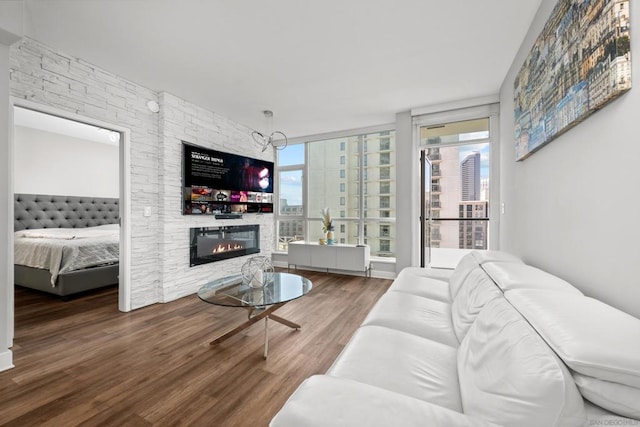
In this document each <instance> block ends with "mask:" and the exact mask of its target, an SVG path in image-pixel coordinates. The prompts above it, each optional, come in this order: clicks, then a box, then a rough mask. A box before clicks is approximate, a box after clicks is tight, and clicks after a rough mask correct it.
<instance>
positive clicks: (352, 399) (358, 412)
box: [269, 375, 495, 427]
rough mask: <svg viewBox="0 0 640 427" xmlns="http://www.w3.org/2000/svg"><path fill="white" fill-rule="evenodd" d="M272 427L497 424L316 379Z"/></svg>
mask: <svg viewBox="0 0 640 427" xmlns="http://www.w3.org/2000/svg"><path fill="white" fill-rule="evenodd" d="M269 425H270V426H271V427H299V426H305V427H316V426H317V427H319V426H332V427H336V426H345V427H347V426H348V427H351V426H357V425H363V426H368V427H388V426H395V425H397V426H403V427H411V426H416V427H418V426H419V427H423V426H425V425H434V426H457V427H466V426H474V427H475V426H493V425H495V424H490V423H487V422H486V421H483V420H481V419H478V418H473V417H469V416H467V415H464V414H461V413H459V412H455V411H452V410H450V409H447V408H443V407H441V406H437V405H434V404H431V403H429V402H425V401H422V400H418V399H415V398H413V397H409V396H405V395H402V394H399V393H395V392H392V391H388V390H385V389H382V388H378V387H374V386H371V385H368V384H363V383H359V382H356V381H352V380H348V379H344V378H336V377H330V376H327V375H316V376H312V377H310V378H308V379H307V380H305V381H304V382H303V383H302V384H301V385H300V387H298V389H297V390H296V392H295V393H294V394H293V395H291V397H290V398H289V400H288V401H287V402H286V403H285V405H284V407H283V408H282V409H281V410H280V412H278V413H277V414H276V416H275V417H274V418H273V419H272V420H271V423H270V424H269Z"/></svg>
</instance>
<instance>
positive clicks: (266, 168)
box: [182, 141, 273, 215]
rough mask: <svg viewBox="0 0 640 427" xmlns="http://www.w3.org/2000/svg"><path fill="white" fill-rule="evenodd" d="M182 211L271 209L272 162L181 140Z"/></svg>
mask: <svg viewBox="0 0 640 427" xmlns="http://www.w3.org/2000/svg"><path fill="white" fill-rule="evenodd" d="M182 174H183V175H182V186H183V209H182V213H183V214H184V215H214V214H227V213H238V214H242V213H272V212H273V162H269V161H266V160H259V159H254V158H252V157H245V156H240V155H237V154H231V153H225V152H222V151H216V150H210V149H208V148H204V147H199V146H197V145H193V144H189V143H188V142H185V141H182Z"/></svg>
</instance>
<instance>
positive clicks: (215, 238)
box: [189, 225, 260, 267]
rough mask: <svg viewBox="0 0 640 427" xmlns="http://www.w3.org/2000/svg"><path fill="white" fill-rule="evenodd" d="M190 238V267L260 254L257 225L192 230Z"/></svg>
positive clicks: (258, 228)
mask: <svg viewBox="0 0 640 427" xmlns="http://www.w3.org/2000/svg"><path fill="white" fill-rule="evenodd" d="M190 237H191V240H190V241H191V244H190V250H189V254H190V256H189V258H190V260H189V262H190V266H191V267H193V266H194V265H200V264H206V263H209V262H216V261H222V260H223V259H229V258H235V257H239V256H244V255H249V254H256V253H259V252H260V226H259V225H233V226H224V227H198V228H192V229H191V236H190Z"/></svg>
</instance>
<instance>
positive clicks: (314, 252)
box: [287, 241, 371, 275]
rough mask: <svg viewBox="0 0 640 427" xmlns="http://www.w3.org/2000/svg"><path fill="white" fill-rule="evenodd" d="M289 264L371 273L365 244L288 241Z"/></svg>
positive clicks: (369, 249)
mask: <svg viewBox="0 0 640 427" xmlns="http://www.w3.org/2000/svg"><path fill="white" fill-rule="evenodd" d="M287 263H288V264H289V266H291V265H293V266H294V267H295V268H297V267H298V266H299V265H300V266H307V267H316V268H326V269H327V271H329V269H334V270H349V271H363V272H364V273H365V275H366V274H370V273H371V248H370V247H369V246H367V245H346V244H334V245H320V244H318V243H314V242H303V241H297V242H289V254H288V257H287Z"/></svg>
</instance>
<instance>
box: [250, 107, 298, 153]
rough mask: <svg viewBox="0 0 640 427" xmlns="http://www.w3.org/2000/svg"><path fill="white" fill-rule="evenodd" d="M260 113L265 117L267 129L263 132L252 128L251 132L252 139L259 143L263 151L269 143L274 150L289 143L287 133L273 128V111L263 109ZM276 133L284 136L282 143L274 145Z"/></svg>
mask: <svg viewBox="0 0 640 427" xmlns="http://www.w3.org/2000/svg"><path fill="white" fill-rule="evenodd" d="M262 114H264V117H265V118H266V119H267V131H266V132H265V133H264V134H263V133H261V132H258V131H257V130H254V131H253V132H251V136H252V137H253V140H254V141H256V142H257V143H258V144H260V146H261V147H262V151H263V152H264V151H266V150H267V147H268V146H269V145H271V146H272V147H273V148H275V149H276V150H283V149H284V148H285V147H286V146H287V144H288V143H289V140H288V139H287V135H285V134H284V133H282V132H280V131H279V130H276V131H274V130H273V111H271V110H264V111H263V112H262ZM277 135H281V136H282V138H284V145H275V144H274V143H273V141H274V140H275V138H276V136H277Z"/></svg>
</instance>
